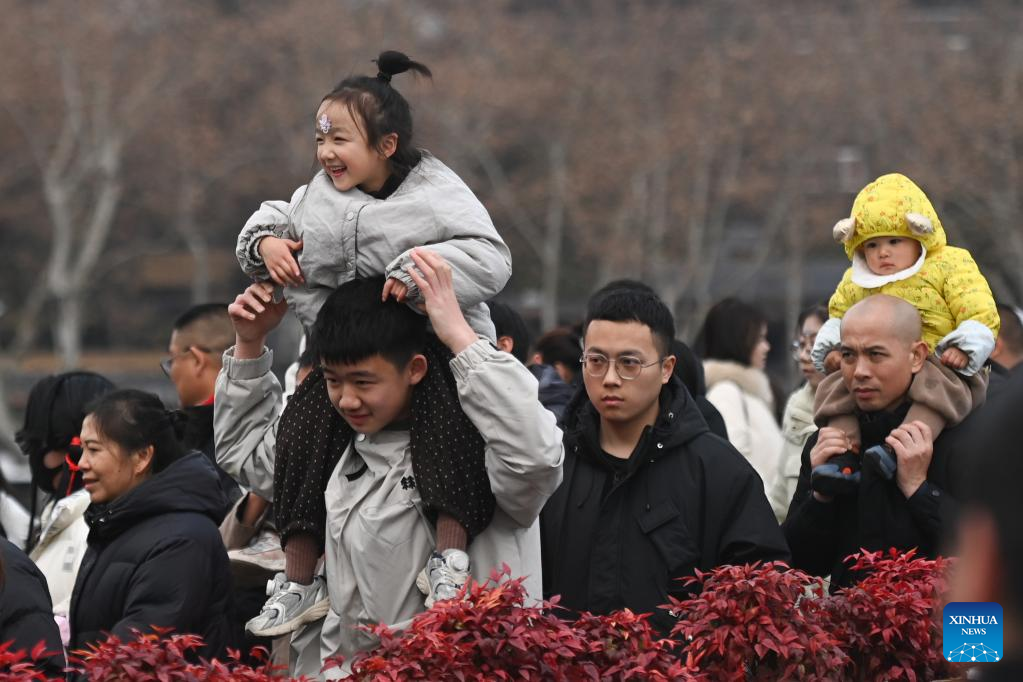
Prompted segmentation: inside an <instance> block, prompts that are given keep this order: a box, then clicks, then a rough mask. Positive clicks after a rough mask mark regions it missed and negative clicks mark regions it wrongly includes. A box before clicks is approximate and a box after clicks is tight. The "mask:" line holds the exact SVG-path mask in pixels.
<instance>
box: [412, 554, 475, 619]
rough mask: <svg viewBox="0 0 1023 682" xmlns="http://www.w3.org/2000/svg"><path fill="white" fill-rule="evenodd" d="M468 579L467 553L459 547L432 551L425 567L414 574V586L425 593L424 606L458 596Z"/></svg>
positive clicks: (430, 605) (427, 606)
mask: <svg viewBox="0 0 1023 682" xmlns="http://www.w3.org/2000/svg"><path fill="white" fill-rule="evenodd" d="M468 580H469V555H468V554H466V553H465V552H463V551H462V550H460V549H454V548H451V549H445V550H444V552H443V554H442V553H440V552H433V553H432V554H430V558H429V559H427V560H426V568H424V569H423V570H422V571H420V572H419V575H418V576H416V587H418V588H419V591H420V592H422V593H423V594H425V595H426V600H425V604H426V608H430V607H432V606H433V605H434V604H435V603H437V602H439V601H442V600H444V599H454V598H456V597H458V595H459V593H460V592H461V591H462V588H464V587H465V583H466V582H468Z"/></svg>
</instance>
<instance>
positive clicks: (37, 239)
mask: <svg viewBox="0 0 1023 682" xmlns="http://www.w3.org/2000/svg"><path fill="white" fill-rule="evenodd" d="M0 16H3V17H4V21H3V22H2V24H0V38H2V41H3V45H4V46H5V55H4V59H3V60H0V79H2V83H3V87H2V88H0V153H2V154H3V159H4V163H3V164H2V166H0V192H2V197H3V201H2V202H0V249H2V251H0V252H2V253H3V254H4V267H3V287H2V288H0V303H2V310H3V314H2V315H0V404H9V403H13V404H15V405H17V404H18V403H19V402H20V399H21V398H20V397H19V396H23V393H24V387H25V385H27V379H26V378H25V377H31V376H32V375H33V373H35V374H36V375H37V374H38V373H39V372H41V371H44V370H46V371H51V370H53V369H57V368H59V367H73V366H78V365H83V364H84V365H86V366H95V362H94V360H92V359H90V358H93V357H94V354H96V353H100V354H108V355H109V354H114V355H117V354H121V355H122V356H124V357H127V356H128V355H129V354H131V353H138V352H149V353H150V354H152V353H153V352H158V351H159V349H161V348H163V347H164V346H165V344H166V339H167V336H168V335H169V324H170V321H171V320H172V319H173V317H174V315H176V314H177V313H178V312H180V311H181V310H183V309H184V308H185V307H186V306H187V305H188V304H189V303H191V302H198V301H205V300H224V301H226V300H230V299H231V298H232V297H233V296H234V294H235V293H237V292H238V291H239V290H240V289H241V288H242V287H243V286H244V285H245V280H244V278H243V277H242V275H241V273H240V271H239V270H238V267H237V264H236V263H235V261H234V256H233V246H234V241H235V237H236V236H237V233H238V230H239V229H240V227H241V225H242V224H243V223H244V221H245V219H246V217H247V216H248V215H249V214H250V213H251V212H252V211H253V210H254V209H255V208H256V207H257V205H258V203H259V202H260V201H262V200H264V199H270V198H287V197H289V196H290V194H291V192H292V191H293V190H294V189H295V188H296V187H297V186H298V185H300V184H302V183H303V182H305V181H307V180H308V178H309V177H310V176H311V174H312V172H313V165H312V164H313V144H312V131H311V128H312V117H313V112H314V111H315V109H316V106H317V104H318V102H319V99H320V97H322V95H323V94H324V93H326V92H327V91H328V90H330V89H331V87H332V86H333V84H334V83H336V82H337V81H338V80H340V79H341V78H343V77H344V76H346V75H348V74H351V73H372V72H373V70H374V65H373V64H372V63H371V62H370V60H371V59H372V58H373V57H375V56H376V54H377V53H378V52H379V51H381V50H383V49H391V48H393V49H400V50H403V51H405V52H407V53H409V54H410V55H412V56H414V57H415V58H416V59H419V60H421V61H423V62H425V63H426V64H428V65H429V66H430V67H431V68H432V69H433V71H434V79H433V80H432V81H429V80H426V81H424V80H420V81H413V80H412V79H411V78H409V77H399V78H398V79H396V81H395V86H396V87H398V88H399V89H400V90H401V91H402V93H404V94H405V95H406V96H407V97H408V98H409V99H410V101H411V102H412V104H413V107H414V116H415V120H416V125H417V128H418V129H417V136H418V137H419V140H418V141H419V143H420V144H421V145H422V146H425V147H427V148H429V149H430V150H431V151H433V152H434V153H436V154H437V155H438V156H439V157H440V158H441V159H442V160H444V161H445V162H447V163H449V165H451V166H452V167H453V168H454V169H455V170H456V171H457V172H458V173H459V174H461V175H462V177H463V178H464V179H465V180H466V181H467V182H468V184H469V185H470V187H472V188H473V190H474V191H476V193H477V194H478V195H479V196H480V198H481V200H483V202H484V203H485V204H486V205H487V207H488V209H489V210H490V211H491V213H492V215H493V217H494V222H495V224H497V226H498V228H499V230H500V231H501V232H502V234H503V235H504V236H505V238H506V240H507V241H508V242H509V244H510V246H511V248H512V251H513V254H514V258H515V260H514V267H515V274H514V275H513V277H512V280H511V282H510V283H509V286H508V288H507V289H506V291H505V293H504V294H503V298H504V299H505V300H507V301H508V302H509V303H511V304H512V305H515V306H516V307H518V308H519V309H520V310H521V311H522V312H523V313H524V314H525V315H526V316H527V318H528V319H529V320H531V322H532V323H533V324H534V325H535V326H536V328H537V329H539V328H549V327H551V326H553V325H554V324H556V323H561V322H572V321H575V320H577V319H578V318H579V317H581V315H582V305H583V303H584V302H585V298H586V295H587V294H588V292H590V291H592V290H593V289H594V288H595V287H596V286H599V285H600V284H601V283H603V282H605V281H607V280H609V279H612V278H616V277H626V276H627V277H634V278H639V279H643V280H645V281H647V282H649V283H650V284H652V285H653V286H654V287H655V288H656V289H657V290H658V291H659V292H660V293H661V294H662V296H663V297H664V298H665V300H666V301H667V302H669V304H670V305H671V306H672V307H673V308H674V309H675V311H676V313H677V317H678V324H679V332H680V335H681V336H682V337H683V338H687V339H691V338H692V336H693V334H694V333H695V331H696V329H697V328H698V326H699V323H700V321H701V320H702V317H703V314H704V312H705V311H706V309H707V308H708V307H709V306H710V305H711V304H712V303H713V302H714V301H716V300H718V299H719V298H721V297H723V296H726V295H739V296H742V297H744V298H746V299H748V300H751V301H753V302H755V303H757V304H758V305H760V306H762V307H763V308H764V309H765V310H766V311H767V312H768V314H769V316H770V317H771V318H772V321H773V323H774V324H773V325H772V338H773V339H774V340H775V341H776V342H780V341H783V340H787V339H788V335H789V334H790V333H791V331H790V330H791V329H792V328H793V326H794V320H795V316H796V314H797V312H798V310H799V309H800V308H801V307H803V306H804V305H805V304H807V303H809V302H811V301H816V300H820V299H822V298H824V297H826V296H827V295H828V294H829V293H830V292H831V290H832V289H833V287H834V284H835V282H836V281H837V278H838V277H839V276H840V275H841V272H842V270H843V269H844V268H845V267H846V265H847V261H846V260H845V258H844V255H843V253H842V251H841V249H839V248H838V247H837V246H836V245H835V244H834V243H833V242H832V241H831V238H830V232H831V226H832V225H833V224H834V222H835V221H836V220H837V219H839V218H841V217H843V216H845V215H847V214H848V211H849V207H850V205H851V201H852V198H853V196H854V195H855V193H856V191H858V190H859V189H860V188H861V187H862V185H863V184H865V183H866V182H868V181H869V180H871V179H872V178H873V177H875V176H877V175H879V174H881V173H884V172H889V171H892V170H899V171H901V172H904V173H906V174H908V175H909V176H910V177H912V178H914V179H915V180H916V181H918V182H919V183H920V184H921V185H922V186H923V187H924V188H925V190H927V191H928V192H929V194H930V195H931V197H932V198H933V199H934V200H935V202H936V204H937V208H938V210H939V213H941V215H942V216H943V220H944V223H945V227H946V230H947V232H948V235H949V239H950V241H951V242H952V243H955V244H958V245H962V246H966V247H968V248H970V249H972V250H973V251H974V254H975V256H976V257H977V259H978V261H979V262H980V263H981V266H982V268H983V269H984V272H985V273H986V274H987V276H988V278H989V280H990V282H991V284H992V286H993V288H994V289H995V293H996V295H997V296H998V297H999V298H1002V299H1004V300H1006V301H1008V302H1010V303H1015V304H1019V303H1020V302H1021V301H1023V267H1021V264H1023V231H1021V229H1020V225H1019V223H1020V218H1021V212H1023V203H1021V202H1023V199H1021V196H1020V194H1021V190H1023V187H1021V181H1023V180H1021V169H1020V159H1019V155H1020V150H1021V143H1023V130H1021V125H1023V124H1021V120H1023V117H1021V116H1020V115H1019V113H1018V112H1019V109H1020V99H1021V94H1020V88H1021V78H1023V76H1021V74H1023V7H1021V4H1020V3H1018V2H1008V1H999V2H995V1H993V0H978V1H966V0H962V1H953V0H946V1H943V2H923V1H919V2H912V1H910V0H881V1H880V2H876V1H867V0H842V1H841V2H833V3H811V2H805V1H799V0H778V1H777V2H771V3H764V2H755V1H753V0H722V1H719V2H709V1H707V2H700V1H697V0H689V1H685V0H643V1H637V2H624V1H619V0H603V1H596V0H594V1H585V0H543V1H540V0H496V1H494V2H485V3H479V2H468V1H463V0H445V1H442V2H429V3H426V2H405V1H400V0H372V1H371V0H335V1H325V0H317V1H313V0H295V1H293V2H288V3H278V2H272V1H270V0H250V1H247V2H238V1H237V0H218V1H216V2H209V1H199V0H182V1H181V2H173V3H169V2H159V1H157V0H91V1H89V2H85V3H82V2H71V1H70V0H35V1H32V2H29V1H27V0H0ZM776 345H781V344H776ZM40 354H41V355H42V356H45V357H46V358H49V359H48V360H46V361H43V360H38V358H39V357H40ZM90 354H93V355H90ZM784 355H785V354H784V353H777V352H776V353H774V354H773V356H774V357H775V358H780V362H779V366H780V365H783V364H784V361H785V357H784ZM33 358H36V360H37V361H35V364H33V360H32V359H33ZM90 363H92V364H91V365H90ZM146 367H147V369H146V370H145V371H144V372H143V373H145V372H148V373H149V374H151V375H152V376H151V379H152V381H154V382H155V381H157V380H158V379H159V375H158V374H157V373H156V370H155V367H151V365H146ZM140 371H141V370H140ZM149 374H146V376H149ZM4 378H6V379H8V384H7V385H8V386H11V385H14V386H15V388H14V389H11V390H9V391H8V392H9V393H10V395H9V396H8V397H7V399H5V398H4V396H3V389H4V387H5V384H4V383H3V379H4ZM12 382H13V384H12ZM2 412H3V410H0V413H2ZM5 419H8V421H7V422H6V423H5V421H4V420H5ZM9 419H10V418H9V415H4V414H0V439H2V438H3V435H2V434H4V433H9V430H10V421H9ZM2 444H3V443H2V441H0V447H2Z"/></svg>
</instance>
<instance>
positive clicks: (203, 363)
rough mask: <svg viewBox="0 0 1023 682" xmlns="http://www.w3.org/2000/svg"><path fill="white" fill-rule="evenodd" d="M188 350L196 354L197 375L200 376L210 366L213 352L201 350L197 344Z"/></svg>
mask: <svg viewBox="0 0 1023 682" xmlns="http://www.w3.org/2000/svg"><path fill="white" fill-rule="evenodd" d="M188 352H189V353H191V354H192V355H194V356H195V376H200V375H201V374H202V373H203V372H204V371H206V368H207V367H209V366H210V364H211V362H210V360H211V359H212V355H213V354H212V353H206V352H204V351H201V350H199V348H198V347H197V346H192V347H191V348H189V349H188Z"/></svg>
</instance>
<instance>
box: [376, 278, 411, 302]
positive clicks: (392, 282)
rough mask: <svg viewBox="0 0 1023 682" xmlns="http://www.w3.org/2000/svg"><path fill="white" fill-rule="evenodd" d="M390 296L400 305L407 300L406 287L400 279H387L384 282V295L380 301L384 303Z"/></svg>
mask: <svg viewBox="0 0 1023 682" xmlns="http://www.w3.org/2000/svg"><path fill="white" fill-rule="evenodd" d="M391 296H393V297H394V300H395V301H397V302H398V303H402V302H403V301H404V300H405V299H406V298H408V286H406V285H405V283H404V282H402V281H401V280H400V279H395V278H393V277H388V278H387V281H386V282H384V293H383V295H382V296H381V298H380V300H382V301H386V300H387V299H388V298H389V297H391Z"/></svg>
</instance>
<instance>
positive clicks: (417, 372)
mask: <svg viewBox="0 0 1023 682" xmlns="http://www.w3.org/2000/svg"><path fill="white" fill-rule="evenodd" d="M428 369H429V364H428V363H427V362H426V356H425V355H423V354H422V353H416V354H415V355H413V356H412V359H411V360H409V361H408V365H407V366H406V371H407V372H408V381H409V384H411V385H412V386H415V385H416V384H418V383H419V382H420V381H422V380H423V377H425V376H426V371H427V370H428Z"/></svg>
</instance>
